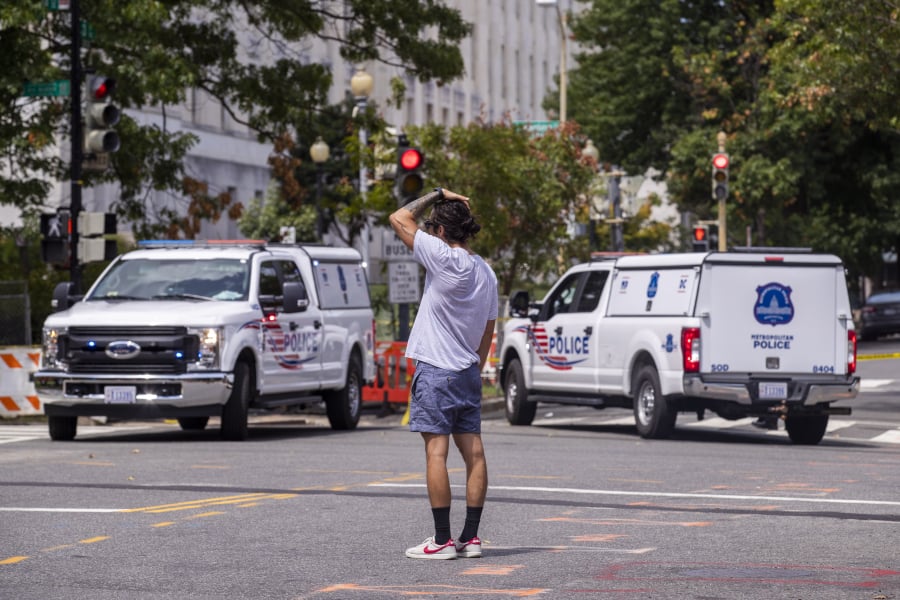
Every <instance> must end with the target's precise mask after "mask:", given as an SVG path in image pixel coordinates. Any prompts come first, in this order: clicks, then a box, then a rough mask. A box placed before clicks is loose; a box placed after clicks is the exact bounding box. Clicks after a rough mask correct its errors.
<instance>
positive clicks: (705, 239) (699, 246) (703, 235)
mask: <svg viewBox="0 0 900 600" xmlns="http://www.w3.org/2000/svg"><path fill="white" fill-rule="evenodd" d="M692 235H693V239H692V240H691V249H692V250H693V251H694V252H708V251H709V229H707V227H706V225H695V226H694V229H693V231H692Z"/></svg>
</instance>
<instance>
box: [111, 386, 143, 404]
mask: <svg viewBox="0 0 900 600" xmlns="http://www.w3.org/2000/svg"><path fill="white" fill-rule="evenodd" d="M136 395H137V388H136V387H135V386H133V385H108V386H106V387H105V388H103V398H104V400H105V401H106V403H107V404H134V402H135V396H136Z"/></svg>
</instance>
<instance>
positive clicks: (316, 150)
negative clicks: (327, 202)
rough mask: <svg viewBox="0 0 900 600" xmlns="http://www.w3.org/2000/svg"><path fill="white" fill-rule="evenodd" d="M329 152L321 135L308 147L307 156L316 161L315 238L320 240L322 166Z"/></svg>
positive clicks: (322, 234) (322, 225) (321, 234)
mask: <svg viewBox="0 0 900 600" xmlns="http://www.w3.org/2000/svg"><path fill="white" fill-rule="evenodd" d="M330 153H331V152H330V150H329V148H328V144H326V143H325V141H324V140H323V139H322V136H319V137H317V138H316V141H315V143H314V144H313V145H312V146H310V147H309V156H310V158H312V159H313V162H314V163H316V239H317V240H319V241H320V242H321V241H323V237H324V235H325V220H324V219H323V217H322V167H323V166H324V164H325V161H327V160H328V156H329V154H330Z"/></svg>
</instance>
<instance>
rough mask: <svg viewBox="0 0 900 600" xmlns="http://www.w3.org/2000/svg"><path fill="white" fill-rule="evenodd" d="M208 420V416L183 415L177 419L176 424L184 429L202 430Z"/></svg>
mask: <svg viewBox="0 0 900 600" xmlns="http://www.w3.org/2000/svg"><path fill="white" fill-rule="evenodd" d="M208 422H209V417H184V418H182V419H178V424H179V425H180V426H181V428H182V429H184V430H185V431H203V430H204V429H206V424H207V423H208Z"/></svg>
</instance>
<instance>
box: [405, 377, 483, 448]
mask: <svg viewBox="0 0 900 600" xmlns="http://www.w3.org/2000/svg"><path fill="white" fill-rule="evenodd" d="M409 430H410V431H418V432H422V433H439V434H445V435H447V434H451V433H481V371H480V370H479V369H478V363H475V364H473V365H472V366H470V367H468V368H467V369H464V370H462V371H448V370H446V369H441V368H439V367H435V366H434V365H429V364H428V363H424V362H421V361H420V362H419V363H418V364H417V365H416V372H415V374H414V375H413V380H412V386H411V394H410V405H409Z"/></svg>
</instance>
